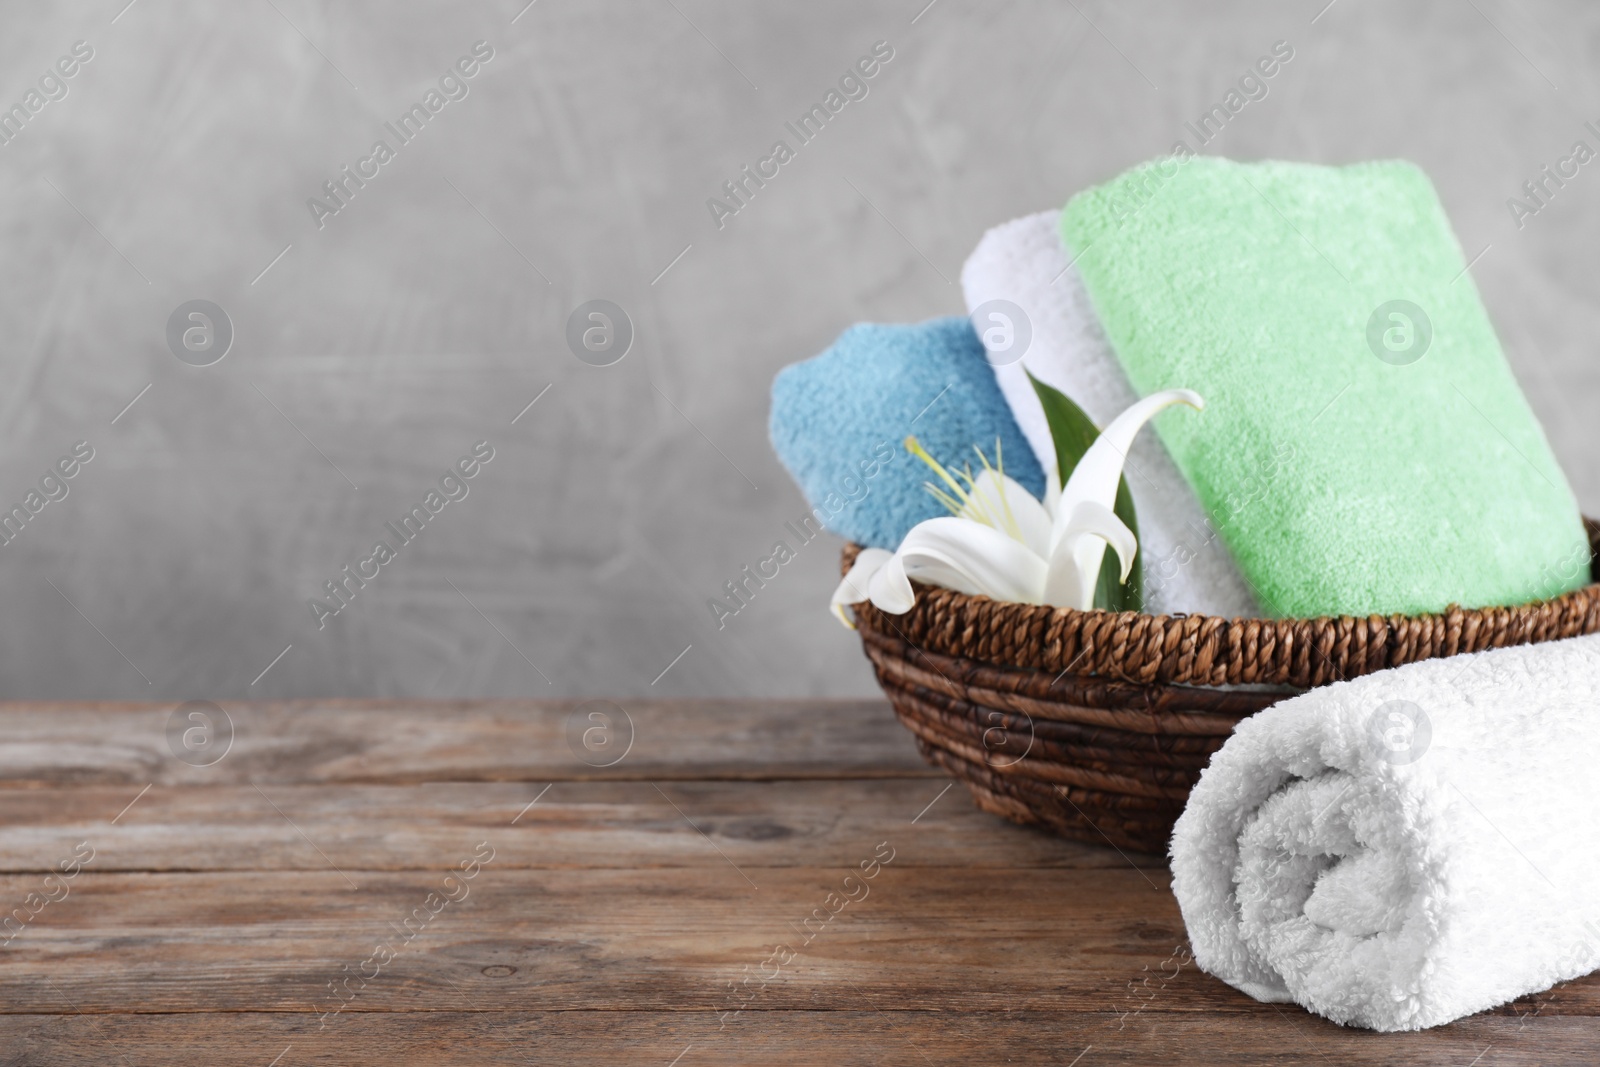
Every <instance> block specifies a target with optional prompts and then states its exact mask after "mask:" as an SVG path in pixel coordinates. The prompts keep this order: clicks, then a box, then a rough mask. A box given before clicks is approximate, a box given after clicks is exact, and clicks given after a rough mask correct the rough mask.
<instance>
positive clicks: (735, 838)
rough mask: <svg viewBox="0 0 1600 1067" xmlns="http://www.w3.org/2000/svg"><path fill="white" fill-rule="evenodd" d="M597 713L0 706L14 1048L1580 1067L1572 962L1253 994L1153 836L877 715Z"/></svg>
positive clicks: (819, 706)
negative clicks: (1519, 987) (986, 797)
mask: <svg viewBox="0 0 1600 1067" xmlns="http://www.w3.org/2000/svg"><path fill="white" fill-rule="evenodd" d="M597 707H599V710H600V711H601V713H602V714H608V715H610V716H611V719H612V720H614V721H612V722H609V723H607V722H604V721H602V720H593V719H589V718H588V714H589V712H590V711H593V710H595V708H588V709H580V714H579V715H578V717H577V719H576V721H575V724H574V727H573V729H572V731H569V718H570V717H571V716H570V713H571V712H572V710H573V709H572V705H570V704H555V703H547V704H541V703H533V702H520V701H519V702H510V701H475V702H457V703H429V704H419V703H395V702H353V701H319V702H298V703H279V704H269V703H262V704H249V705H245V704H229V705H226V708H225V711H226V713H227V715H228V718H229V719H230V720H231V723H232V728H233V737H232V741H231V746H230V747H228V749H227V751H226V754H225V755H223V756H222V758H221V759H220V760H217V761H216V762H212V763H210V765H208V766H195V765H191V764H195V763H203V762H207V761H209V760H211V759H213V758H214V757H215V756H217V755H218V754H219V751H220V749H221V748H222V747H223V742H225V741H226V737H225V736H224V734H225V732H226V731H225V730H224V729H223V727H222V723H221V722H220V720H219V721H217V722H216V723H212V724H207V723H206V722H204V721H203V720H190V719H188V718H187V712H182V713H180V714H179V716H178V717H177V718H176V719H175V717H174V709H173V707H172V706H171V705H163V706H155V705H112V704H12V705H0V736H3V737H4V738H5V744H4V746H3V747H0V781H3V785H4V787H3V788H0V805H3V817H0V825H3V830H0V863H3V864H4V867H5V874H4V875H3V876H0V893H3V902H4V904H3V906H4V907H7V908H11V909H14V910H13V913H12V914H13V916H18V915H20V916H21V917H22V918H24V919H26V920H27V921H26V923H25V924H24V923H21V922H20V921H18V920H17V919H16V918H13V920H12V922H11V925H10V927H9V928H8V930H7V933H8V934H9V936H10V940H9V942H8V943H6V945H5V946H4V951H3V955H0V1005H3V1009H0V1011H3V1014H0V1063H5V1064H57V1063H62V1064H65V1063H74V1064H79V1063H95V1064H126V1065H129V1067H134V1065H143V1064H183V1065H186V1064H194V1065H197V1067H198V1065H204V1067H215V1065H218V1064H256V1065H260V1067H267V1065H269V1064H276V1065H278V1067H295V1065H299V1064H312V1063H316V1064H384V1065H387V1067H394V1065H401V1064H429V1065H438V1064H525V1063H537V1064H544V1063H556V1064H563V1065H566V1067H579V1065H586V1064H618V1063H632V1064H659V1065H661V1067H667V1065H669V1064H676V1065H677V1067H702V1065H709V1064H773V1065H785V1067H790V1065H795V1064H825V1065H828V1067H841V1065H846V1064H878V1063H892V1064H910V1065H926V1064H945V1063H951V1064H955V1063H961V1064H990V1063H1053V1064H1062V1065H1068V1064H1079V1065H1081V1067H1097V1065H1101V1064H1160V1063H1218V1064H1221V1063H1227V1064H1277V1063H1299V1062H1317V1063H1326V1064H1329V1065H1340V1067H1342V1065H1345V1064H1393V1063H1424V1064H1451V1065H1457V1067H1469V1065H1473V1064H1477V1065H1480V1067H1492V1065H1499V1064H1540V1065H1548V1064H1554V1063H1573V1064H1577V1063H1595V1062H1597V1061H1600V1025H1597V1022H1596V1019H1595V1015H1596V1014H1597V1012H1600V982H1597V981H1594V980H1585V981H1580V982H1575V983H1571V984H1568V985H1566V986H1563V987H1560V988H1558V989H1556V990H1554V991H1552V992H1551V993H1548V994H1544V995H1540V996H1537V997H1530V998H1527V999H1526V1000H1524V1001H1521V1002H1519V1003H1517V1004H1515V1005H1512V1006H1509V1007H1506V1008H1504V1009H1501V1010H1499V1011H1497V1012H1493V1013H1489V1014H1485V1015H1480V1016H1476V1017H1474V1018H1471V1019H1467V1020H1464V1021H1462V1022H1459V1023H1456V1024H1454V1025H1452V1026H1447V1027H1442V1028H1440V1029H1437V1030H1432V1031H1428V1032H1425V1033H1420V1034H1406V1035H1398V1036H1381V1035H1375V1034H1370V1033H1365V1032H1361V1031H1349V1030H1342V1029H1340V1028H1339V1027H1337V1026H1334V1025H1333V1024H1331V1023H1328V1022H1326V1021H1324V1020H1322V1019H1320V1018H1316V1017H1313V1016H1310V1015H1307V1014H1306V1013H1304V1012H1302V1011H1300V1010H1299V1009H1298V1008H1294V1007H1287V1006H1278V1007H1273V1006H1268V1005H1263V1004H1258V1003H1256V1002H1255V1001H1252V1000H1250V999H1249V998H1247V997H1245V996H1244V995H1242V994H1240V993H1237V992H1235V991H1234V990H1232V989H1230V988H1228V987H1227V986H1225V985H1223V984H1222V983H1220V982H1218V981H1215V980H1214V979H1212V978H1210V977H1209V976H1207V975H1205V974H1203V973H1200V972H1199V971H1198V970H1197V969H1196V968H1195V966H1194V965H1193V964H1192V963H1190V962H1188V958H1187V954H1186V951H1185V940H1184V933H1183V927H1182V923H1181V922H1180V920H1179V916H1178V910H1177V906H1176V904H1175V903H1174V901H1173V899H1172V895H1171V893H1170V892H1169V889H1168V875H1167V872H1166V870H1165V868H1164V866H1163V865H1162V863H1161V861H1160V859H1159V858H1154V857H1147V856H1145V857H1141V856H1123V855H1121V854H1119V853H1117V852H1116V851H1114V850H1112V849H1109V848H1105V849H1101V848H1092V847H1086V846H1081V845H1075V844H1070V843H1067V842H1063V841H1059V840H1057V839H1055V838H1052V837H1049V836H1046V835H1044V834H1042V833H1037V832H1034V831H1030V830H1026V829H1021V828H1018V827H1015V826H1011V825H1009V824H1006V823H1003V822H1001V821H1000V820H998V819H995V818H993V817H991V816H989V815H986V814H984V813H982V812H979V811H978V810H976V809H975V808H974V807H973V805H972V803H971V801H970V800H969V798H968V796H967V794H966V791H965V790H964V789H963V788H962V787H960V786H956V787H954V788H947V786H948V782H947V780H946V779H945V778H944V777H942V776H941V775H940V774H937V773H935V772H932V771H930V770H929V769H928V768H926V767H925V766H924V765H923V764H922V762H921V761H920V759H918V757H917V755H916V753H915V750H914V748H913V746H912V743H911V740H910V737H909V735H908V734H906V732H905V731H904V730H903V729H902V728H901V727H900V726H899V725H898V724H897V723H896V722H895V721H894V718H893V716H892V715H891V713H890V712H889V710H888V708H887V706H885V705H882V704H879V703H876V702H864V703H795V702H789V703H784V702H749V703H656V704H644V703H637V704H631V703H630V704H629V705H628V708H627V711H628V713H629V717H630V718H631V721H632V724H633V733H634V736H633V738H632V744H631V748H629V749H628V750H627V752H626V754H625V755H623V756H622V758H621V759H620V761H618V762H613V763H612V765H611V766H603V767H599V766H591V765H590V764H592V763H604V762H610V761H612V760H613V759H614V758H615V757H616V756H617V755H620V754H621V751H620V750H621V748H622V747H623V742H624V741H626V740H627V739H626V737H625V733H626V729H625V725H624V724H623V723H622V721H621V720H620V718H618V717H617V715H616V713H615V712H614V711H608V710H607V709H606V708H605V707H604V706H597ZM201 710H202V712H204V709H201ZM212 718H213V719H215V718H216V716H215V715H214V714H213V715H212ZM208 729H209V730H212V731H213V732H211V733H209V734H208V733H207V732H206V731H207V730H208ZM585 729H589V730H594V729H599V730H600V731H601V733H598V734H591V735H590V736H589V738H588V741H589V742H590V744H589V746H588V747H585V745H584V744H583V741H584V738H583V730H585ZM608 729H609V730H611V731H613V732H611V733H607V732H606V731H607V730H608ZM184 730H191V731H194V730H198V731H200V732H199V733H192V734H190V735H189V736H187V737H186V736H185V735H184ZM569 736H570V737H573V738H574V739H575V740H574V742H573V743H572V744H569V741H568V738H569ZM169 738H170V740H169ZM191 743H192V744H191ZM607 744H609V745H610V746H611V747H609V748H607V747H606V745H607ZM186 745H187V746H189V747H186ZM174 753H181V754H183V755H184V757H185V758H186V759H187V760H188V762H184V761H183V760H180V759H179V758H177V756H175V754H174ZM579 755H582V756H583V757H584V759H580V758H579ZM585 760H587V762H585ZM52 871H54V872H55V874H54V875H53V876H52V875H51V874H50V872H52ZM68 871H70V872H73V873H71V876H70V877H68V875H67V873H66V872H68ZM3 936H5V935H3V934H0V937H3Z"/></svg>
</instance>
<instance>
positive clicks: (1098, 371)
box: [961, 211, 1260, 618]
mask: <svg viewBox="0 0 1600 1067" xmlns="http://www.w3.org/2000/svg"><path fill="white" fill-rule="evenodd" d="M1059 216H1060V212H1059V211H1041V212H1040V213H1039V214H1037V215H1028V216H1025V217H1023V218H1020V219H1014V220H1012V221H1011V222H1008V223H1005V224H1004V225H1001V226H996V227H995V228H994V229H992V230H990V231H989V232H988V233H986V234H984V235H983V240H981V241H979V242H978V247H977V248H976V249H974V250H973V253H972V255H970V256H969V257H967V262H966V264H965V265H964V266H963V267H962V268H961V288H962V290H963V292H964V294H965V296H966V301H967V312H968V314H970V315H973V325H974V327H976V329H977V331H978V334H979V336H980V337H983V338H984V343H985V346H986V347H987V348H988V349H989V351H990V359H989V362H990V364H991V365H992V366H993V367H994V373H995V378H996V379H997V380H998V381H999V383H1000V391H1001V392H1002V393H1003V394H1004V395H1005V398H1006V403H1007V404H1009V405H1010V407H1011V413H1012V414H1013V415H1014V416H1015V417H1016V420H1017V425H1018V426H1020V427H1021V428H1022V432H1023V435H1024V436H1025V437H1027V439H1028V444H1030V445H1031V446H1033V451H1034V454H1035V455H1036V456H1038V458H1039V463H1040V465H1042V466H1043V467H1044V468H1045V470H1050V469H1052V467H1053V464H1054V462H1055V447H1054V446H1053V445H1052V444H1051V441H1050V428H1049V426H1048V425H1047V424H1046V423H1045V419H1044V409H1043V407H1041V406H1040V404H1039V398H1038V396H1037V394H1035V393H1034V391H1033V385H1032V384H1031V383H1030V382H1029V381H1028V375H1027V372H1029V371H1031V372H1032V373H1033V376H1034V377H1035V378H1038V379H1039V380H1040V381H1042V382H1044V383H1045V384H1046V385H1051V386H1054V387H1055V388H1057V389H1059V390H1061V391H1062V392H1063V393H1065V394H1067V396H1069V397H1071V398H1072V399H1073V400H1074V401H1075V402H1076V403H1077V404H1078V406H1079V407H1081V408H1083V410H1084V412H1085V413H1086V414H1087V415H1088V416H1089V418H1091V419H1093V420H1094V422H1095V424H1096V425H1098V426H1104V425H1105V424H1106V423H1108V422H1110V421H1111V420H1112V419H1114V418H1116V416H1117V415H1119V414H1121V413H1122V411H1123V410H1124V409H1125V408H1127V407H1128V406H1129V405H1130V404H1132V403H1133V402H1134V401H1136V400H1138V399H1139V397H1138V395H1137V394H1136V393H1135V392H1134V391H1133V387H1132V386H1131V385H1130V384H1129V383H1128V377H1127V375H1126V374H1125V373H1124V372H1123V370H1122V364H1121V363H1119V362H1118V361H1117V357H1116V353H1115V352H1113V351H1112V348H1111V343H1110V342H1109V341H1108V340H1106V335H1105V331H1104V330H1102V329H1101V328H1100V319H1099V317H1098V316H1097V315H1096V314H1095V310H1094V306H1093V305H1092V304H1091V303H1090V302H1089V294H1088V292H1087V291H1086V290H1085V289H1084V285H1083V279H1082V277H1081V276H1080V275H1079V274H1078V269H1077V267H1075V266H1072V265H1070V264H1069V262H1068V260H1067V256H1066V253H1065V252H1064V251H1063V249H1062V244H1061V235H1060V230H1059V229H1058V227H1057V220H1058V218H1059ZM992 300H1006V301H1010V302H1011V303H1012V304H1014V305H1016V306H1017V307H1019V308H1021V309H1022V311H1023V313H1024V314H1025V315H1026V316H1027V322H1026V324H1021V323H1010V324H1009V325H1010V326H1012V327H1013V328H1014V332H1012V333H1011V334H1010V335H1009V342H1010V344H1009V347H1008V346H1007V340H1008V337H1007V334H1006V330H1005V326H1006V325H1008V324H1006V323H1003V322H1002V321H1001V320H999V319H991V318H989V316H988V314H987V313H986V311H983V312H980V309H982V308H983V305H984V304H986V303H988V302H989V301H992ZM1024 330H1026V332H1027V333H1031V337H1029V338H1028V339H1027V342H1026V347H1025V348H1024V346H1023V334H1024ZM1018 349H1022V355H1021V358H1020V359H1019V358H1017V356H1016V352H1017V350H1018ZM1125 473H1126V475H1127V479H1128V488H1129V490H1130V491H1131V492H1132V493H1133V504H1134V509H1135V511H1136V512H1137V513H1138V518H1139V535H1140V536H1139V541H1140V544H1139V550H1140V552H1141V554H1142V556H1143V559H1144V576H1145V577H1144V584H1145V610H1146V611H1149V612H1151V613H1152V614H1163V613H1168V614H1170V613H1174V612H1190V613H1204V614H1207V615H1220V616H1223V617H1224V618H1228V617H1232V616H1254V615H1258V614H1259V613H1260V611H1259V608H1258V607H1257V604H1256V598H1255V597H1254V596H1253V595H1251V592H1250V587H1249V585H1248V584H1247V583H1246V582H1245V580H1244V578H1243V577H1241V576H1240V574H1239V570H1238V568H1237V567H1236V566H1235V565H1234V562H1233V557H1232V556H1231V555H1229V554H1228V550H1227V548H1226V547H1225V546H1224V545H1223V543H1222V539H1221V537H1220V536H1219V531H1218V530H1217V529H1216V528H1215V527H1214V526H1212V525H1211V524H1209V523H1208V522H1207V519H1206V514H1205V511H1204V510H1203V509H1202V508H1201V507H1200V501H1199V500H1198V499H1196V497H1195V495H1194V491H1193V490H1192V489H1190V488H1189V483H1188V482H1186V481H1184V479H1183V475H1182V474H1180V473H1178V468H1177V467H1176V466H1174V465H1173V462H1172V459H1171V457H1170V456H1168V455H1167V450H1166V448H1165V447H1164V446H1163V445H1162V444H1161V442H1160V440H1159V439H1158V438H1157V437H1156V436H1155V435H1154V434H1141V435H1139V437H1138V438H1136V439H1135V440H1134V443H1133V448H1132V449H1130V450H1129V453H1128V462H1127V465H1126V468H1125Z"/></svg>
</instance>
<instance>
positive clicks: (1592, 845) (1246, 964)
mask: <svg viewBox="0 0 1600 1067" xmlns="http://www.w3.org/2000/svg"><path fill="white" fill-rule="evenodd" d="M1597 755H1600V635H1597V636H1592V637H1579V638H1573V639H1572V640H1568V641H1557V642H1550V643H1547V644H1537V645H1522V646H1517V647H1514V648H1505V649H1498V650H1495V651H1491V652H1483V653H1478V654H1476V655H1472V656H1462V657H1454V658H1448V659H1438V660H1427V661H1424V662H1422V663H1416V664H1411V665H1409V666H1405V667H1398V668H1395V669H1393V670H1387V671H1381V672H1379V673H1377V674H1372V675H1368V676H1366V677H1364V678H1358V679H1356V680H1354V681H1351V682H1341V683H1336V684H1334V685H1330V686H1328V687H1326V688H1323V689H1316V690H1312V691H1311V692H1309V693H1305V694H1303V695H1301V696H1297V697H1294V698H1292V699H1289V700H1286V701H1284V702H1283V703H1281V704H1277V705H1274V706H1273V707H1271V708H1268V709H1267V710H1266V711H1263V712H1261V713H1260V714H1258V715H1255V716H1253V717H1251V718H1249V719H1246V720H1245V721H1244V722H1242V723H1240V724H1239V726H1238V728H1237V730H1236V731H1235V732H1234V735H1233V736H1232V737H1231V738H1229V739H1228V742H1227V743H1226V744H1225V745H1223V747H1222V750H1221V751H1220V752H1218V753H1217V754H1216V756H1214V757H1213V758H1212V760H1211V765H1210V766H1209V767H1208V768H1207V769H1206V771H1205V773H1204V774H1203V775H1202V776H1201V779H1200V783H1199V785H1197V786H1196V787H1195V789H1194V791H1193V793H1192V794H1190V797H1189V804H1188V807H1187V808H1185V809H1184V812H1183V816H1182V817H1181V818H1180V819H1179V820H1178V825H1177V829H1176V830H1175V831H1174V833H1173V838H1172V875H1173V892H1174V894H1175V895H1176V896H1177V898H1178V903H1179V905H1180V906H1181V907H1182V909H1183V921H1184V923H1185V925H1186V926H1187V927H1188V930H1189V940H1190V941H1191V942H1192V944H1193V946H1194V955H1195V959H1196V961H1197V962H1198V963H1199V964H1200V966H1201V967H1202V968H1203V969H1204V970H1206V971H1208V972H1210V973H1211V974H1213V975H1215V976H1217V977H1218V978H1221V979H1222V980H1223V981H1225V982H1227V983H1228V984H1230V985H1232V986H1235V987H1237V988H1238V989H1241V990H1243V991H1244V992H1246V993H1249V994H1250V995H1251V996H1253V997H1255V998H1256V999H1258V1000H1264V1001H1287V1000H1293V1001H1296V1002H1298V1003H1300V1004H1301V1005H1303V1006H1304V1007H1306V1008H1307V1009H1308V1010H1310V1011H1314V1012H1316V1013H1318V1014H1319V1015H1325V1016H1327V1017H1328V1018H1329V1019H1332V1020H1333V1021H1334V1022H1338V1023H1344V1024H1353V1025H1357V1026H1364V1027H1369V1028H1371V1029H1374V1030H1418V1029H1422V1028H1424V1027H1428V1026H1437V1025H1439V1024H1441V1023H1446V1022H1449V1021H1450V1020H1452V1019H1456V1018H1460V1017H1461V1016H1463V1015H1468V1014H1471V1013H1472V1012H1476V1011H1482V1010H1484V1009H1485V1008H1491V1007H1494V1006H1495V1005H1497V1004H1502V1003H1504V1002H1506V1001H1509V1000H1513V999H1515V998H1517V997H1519V996H1522V995H1524V994H1527V993H1532V992H1536V991H1538V990H1542V989H1547V988H1549V987H1550V986H1551V985H1554V984H1555V983H1557V982H1560V981H1564V980H1566V979H1569V978H1574V977H1577V976H1578V975H1582V974H1587V973H1588V972H1590V971H1592V970H1595V969H1596V968H1597V967H1600V893H1597V892H1596V888H1595V887H1596V885H1597V884H1600V848H1597V847H1596V846H1597V845H1600V767H1597V765H1596V756H1597Z"/></svg>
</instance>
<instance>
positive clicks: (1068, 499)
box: [1050, 389, 1206, 588]
mask: <svg viewBox="0 0 1600 1067" xmlns="http://www.w3.org/2000/svg"><path fill="white" fill-rule="evenodd" d="M1174 404H1188V405H1189V406H1190V407H1192V408H1194V409H1195V410H1196V411H1204V410H1205V406H1206V402H1205V400H1203V399H1202V398H1201V396H1200V394H1199V393H1197V392H1195V391H1194V390H1192V389H1166V390H1163V391H1162V392H1159V393H1151V394H1150V395H1149V396H1147V397H1145V398H1144V399H1143V400H1140V401H1139V402H1138V403H1136V404H1134V405H1132V406H1131V407H1129V408H1128V409H1127V410H1126V411H1124V412H1123V413H1122V414H1120V415H1118V416H1117V417H1116V418H1115V419H1112V420H1111V425H1109V426H1107V427H1106V428H1105V429H1103V430H1101V431H1100V436H1098V437H1096V438H1095V439H1094V444H1092V445H1090V446H1089V448H1088V450H1087V451H1085V452H1084V454H1083V458H1082V459H1080V460H1078V465H1077V466H1076V467H1074V468H1073V469H1072V476H1071V477H1069V478H1068V479H1067V484H1066V485H1065V486H1063V487H1062V490H1061V502H1060V504H1058V505H1057V507H1056V511H1055V528H1054V531H1053V534H1052V537H1051V542H1050V559H1051V561H1052V564H1053V563H1054V561H1055V559H1056V557H1057V556H1058V555H1059V554H1060V552H1061V550H1062V539H1063V538H1064V537H1065V535H1066V532H1067V527H1068V525H1069V524H1070V523H1071V522H1072V519H1073V516H1074V515H1075V514H1076V513H1077V509H1078V505H1080V504H1083V503H1085V502H1093V503H1096V504H1099V505H1101V506H1102V507H1105V508H1108V509H1109V508H1112V507H1114V506H1115V505H1116V501H1117V482H1118V481H1119V480H1121V478H1122V465H1123V463H1124V461H1125V460H1126V459H1127V458H1128V449H1129V448H1130V447H1131V446H1132V445H1133V439H1134V436H1135V435H1137V434H1138V432H1139V431H1140V430H1141V429H1142V428H1143V427H1144V424H1145V423H1147V422H1149V421H1150V420H1151V418H1153V417H1154V416H1155V415H1156V413H1157V412H1159V411H1162V410H1163V409H1165V408H1169V407H1171V406H1172V405H1174ZM1104 555H1105V544H1104V543H1103V542H1101V541H1098V540H1096V541H1090V542H1085V543H1084V544H1083V547H1082V549H1081V551H1080V552H1079V554H1078V561H1079V566H1080V568H1081V569H1082V570H1083V571H1084V574H1083V575H1081V576H1080V579H1079V580H1080V581H1081V582H1084V583H1086V584H1091V588H1092V583H1093V582H1094V581H1095V576H1096V575H1097V574H1098V573H1099V571H1100V560H1101V558H1102V557H1103V556H1104Z"/></svg>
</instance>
